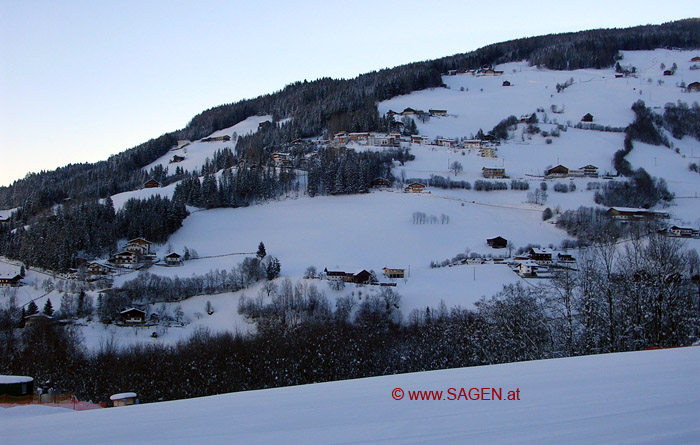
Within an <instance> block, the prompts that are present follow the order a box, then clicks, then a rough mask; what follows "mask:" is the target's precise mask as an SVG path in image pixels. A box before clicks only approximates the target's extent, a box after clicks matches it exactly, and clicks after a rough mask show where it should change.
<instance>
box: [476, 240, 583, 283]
mask: <svg viewBox="0 0 700 445" xmlns="http://www.w3.org/2000/svg"><path fill="white" fill-rule="evenodd" d="M486 244H488V245H489V246H490V247H492V248H494V249H504V248H506V247H507V246H508V240H507V239H505V238H503V237H501V236H497V237H495V238H489V239H487V240H486ZM498 262H500V263H502V264H506V262H505V261H498ZM575 262H576V259H575V258H574V257H573V256H572V255H569V254H566V253H561V252H555V251H554V250H552V249H550V248H539V247H533V248H530V250H529V251H528V252H527V253H526V254H524V255H518V256H516V257H515V258H513V260H512V261H510V263H509V264H510V265H511V267H512V268H513V270H514V271H515V272H516V273H517V274H518V275H520V276H522V277H528V278H545V277H551V276H552V274H551V271H550V266H553V265H556V266H558V267H569V266H570V265H571V264H573V263H575Z"/></svg>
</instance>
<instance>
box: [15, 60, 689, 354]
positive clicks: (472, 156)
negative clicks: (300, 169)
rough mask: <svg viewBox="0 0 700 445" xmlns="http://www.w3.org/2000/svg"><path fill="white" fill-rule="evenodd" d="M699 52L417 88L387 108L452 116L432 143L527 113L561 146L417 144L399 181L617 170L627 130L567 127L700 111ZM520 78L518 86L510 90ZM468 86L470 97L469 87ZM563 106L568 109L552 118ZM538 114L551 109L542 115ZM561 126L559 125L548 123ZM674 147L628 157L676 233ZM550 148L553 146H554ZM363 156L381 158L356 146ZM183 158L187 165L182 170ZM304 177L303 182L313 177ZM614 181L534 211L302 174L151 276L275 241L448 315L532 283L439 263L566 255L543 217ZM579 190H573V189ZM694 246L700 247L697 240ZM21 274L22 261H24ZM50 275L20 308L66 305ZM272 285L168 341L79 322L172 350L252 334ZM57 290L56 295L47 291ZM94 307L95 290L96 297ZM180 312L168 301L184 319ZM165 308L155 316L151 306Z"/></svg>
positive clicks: (218, 265) (678, 174)
mask: <svg viewBox="0 0 700 445" xmlns="http://www.w3.org/2000/svg"><path fill="white" fill-rule="evenodd" d="M696 55H697V54H696V52H691V51H670V50H656V51H640V52H624V57H623V59H622V60H621V61H620V63H621V65H623V66H629V65H633V66H635V67H636V68H637V71H638V74H637V76H638V77H636V78H635V77H627V78H624V77H623V78H616V77H615V72H614V70H613V69H604V70H577V71H552V70H546V69H539V68H537V67H530V66H528V64H527V62H521V63H511V64H506V65H502V66H499V67H497V69H500V70H503V71H504V74H503V75H502V76H498V77H488V76H472V75H469V74H462V75H456V76H443V80H444V82H445V83H446V84H447V85H448V86H449V88H434V89H431V90H425V91H417V92H414V93H412V94H410V95H406V96H400V97H396V98H393V99H390V100H388V101H385V102H382V103H380V104H378V107H379V111H380V113H386V112H387V111H389V110H390V109H392V110H394V111H398V112H400V111H402V110H403V109H404V108H406V107H412V108H414V109H423V110H426V111H427V110H429V109H445V110H447V113H448V115H447V116H445V117H439V116H434V117H431V118H430V120H429V121H428V122H426V123H422V122H420V121H418V120H417V124H418V128H419V130H420V133H421V135H426V136H428V137H430V138H434V137H437V136H444V137H454V138H470V137H471V136H472V135H473V134H474V133H476V132H477V131H478V130H479V129H480V128H481V129H483V130H484V131H488V130H490V129H491V128H492V127H493V126H494V125H495V124H497V123H498V122H499V121H500V120H501V119H503V118H505V117H507V116H509V115H515V116H517V117H520V116H521V115H528V116H529V115H531V114H532V113H536V115H537V117H538V119H539V121H540V123H539V124H538V125H539V126H540V127H541V129H542V130H543V131H549V132H551V130H552V129H553V128H555V127H556V125H555V124H554V122H557V123H558V124H561V125H564V126H565V128H566V130H565V131H561V133H560V135H559V136H558V137H551V136H550V137H543V136H542V135H541V134H533V135H528V134H527V133H525V132H524V129H525V127H526V124H519V126H518V129H517V130H516V131H515V132H511V136H512V137H511V138H510V139H508V140H507V141H505V142H504V143H502V144H501V145H500V146H498V147H496V153H495V154H496V157H495V158H486V157H481V156H479V154H478V153H477V152H476V150H463V149H454V148H447V147H438V146H435V145H418V144H410V143H408V142H403V146H404V147H405V148H410V151H411V154H413V155H415V160H413V161H409V162H406V163H405V164H404V165H398V163H397V164H396V165H395V166H394V169H393V174H394V175H395V176H396V177H397V178H407V179H408V178H421V179H429V178H430V176H431V175H438V176H442V177H450V178H451V179H453V180H464V181H469V182H470V183H474V181H476V180H478V179H481V178H482V168H483V167H491V168H493V167H502V168H505V171H506V174H507V175H508V177H509V179H507V180H506V181H509V180H510V179H519V180H523V181H527V182H528V184H529V186H530V191H532V190H534V189H537V188H539V187H540V183H541V182H542V181H543V178H542V175H543V172H544V170H545V169H547V168H549V167H552V166H555V165H558V164H563V165H565V166H567V167H569V168H571V169H579V168H581V167H582V166H584V165H587V164H593V165H595V166H597V167H598V168H599V171H600V173H601V175H602V174H604V173H606V172H612V171H613V168H612V162H611V160H612V157H613V154H614V153H615V152H616V151H617V150H620V149H621V148H622V147H623V140H624V133H621V132H602V131H595V130H586V129H577V128H574V127H573V126H568V122H569V121H571V124H572V125H575V124H576V123H578V122H579V121H580V120H581V118H582V117H583V115H584V114H586V113H589V112H590V113H591V114H593V116H594V121H593V123H594V124H600V125H610V126H614V127H625V126H626V125H628V124H629V123H631V121H632V120H633V118H634V113H633V112H632V110H631V109H630V107H631V105H632V104H633V103H634V102H635V101H637V100H639V99H642V100H644V101H645V102H646V103H647V105H649V106H652V107H654V109H655V111H656V112H662V111H663V110H662V108H663V106H664V104H665V103H666V102H676V101H678V100H681V101H684V102H687V103H692V102H694V101H697V100H698V99H700V95H699V94H698V93H687V92H684V91H683V90H682V89H681V88H680V87H679V86H677V85H676V84H679V85H680V82H685V83H686V84H688V83H690V82H692V81H696V80H700V70H690V69H689V68H690V66H691V65H692V63H691V62H690V59H691V58H692V57H694V56H696ZM661 63H663V64H665V66H667V67H671V66H672V64H673V63H676V64H677V66H678V70H677V71H676V73H675V74H674V75H672V76H664V75H663V71H662V70H661V68H660V64H661ZM570 78H573V79H574V82H573V84H572V85H570V86H569V87H568V88H566V89H564V90H563V91H562V92H560V93H557V91H556V85H557V83H559V84H562V83H564V82H566V81H568V80H569V79H570ZM505 80H508V81H509V82H511V83H512V85H511V86H507V87H504V86H502V83H503V81H505ZM462 89H463V90H462ZM552 106H555V108H556V109H557V111H562V112H561V113H553V112H552ZM538 109H539V110H540V111H538ZM269 120H271V117H270V116H254V117H250V118H248V119H246V120H245V121H243V122H240V123H238V124H236V125H235V126H233V127H230V128H227V129H224V130H220V131H218V132H216V133H214V134H212V135H210V137H218V136H224V135H228V136H232V135H233V133H234V132H235V133H237V134H238V135H243V134H248V133H250V132H255V131H257V129H258V125H259V123H261V122H265V121H269ZM545 121H546V122H549V123H545ZM669 139H670V140H671V142H672V144H673V146H672V149H669V148H666V147H664V146H658V147H657V146H650V145H647V144H643V143H641V142H637V141H635V143H634V145H635V148H634V150H633V151H632V152H631V153H630V154H629V156H628V157H627V160H628V161H629V162H630V163H631V164H632V166H633V168H638V167H644V168H645V169H646V170H647V171H648V172H649V173H650V174H652V175H654V176H656V177H663V178H665V179H666V181H667V183H668V187H669V189H670V191H672V192H674V193H675V194H676V197H677V198H676V199H675V200H674V201H673V203H672V205H671V207H669V208H667V209H664V211H668V212H669V213H670V214H671V216H672V218H671V219H670V220H669V223H670V224H678V225H683V226H692V227H695V228H697V227H698V226H699V225H700V212H699V211H698V202H699V201H698V200H697V196H698V192H700V175H698V174H697V173H695V172H691V171H689V170H688V164H689V163H690V162H698V156H700V142H698V141H697V140H695V139H692V138H690V137H687V136H686V137H685V138H684V139H682V140H676V139H673V138H672V137H671V136H670V135H669ZM548 140H549V141H551V142H548ZM349 146H350V147H353V146H354V147H356V148H357V149H360V150H381V149H382V148H379V147H367V146H363V145H358V144H350V145H349ZM224 147H231V148H235V143H234V141H233V140H232V141H228V142H224V141H214V142H202V141H195V142H192V143H190V144H189V145H187V146H186V147H185V148H181V149H177V150H174V151H171V152H169V153H167V154H166V155H165V156H163V157H162V158H160V159H159V160H157V161H156V162H154V163H153V164H151V165H149V166H147V167H146V169H150V168H152V167H153V166H155V165H162V166H167V167H168V168H169V169H174V168H175V166H181V167H183V168H185V169H187V170H194V169H199V168H200V167H201V166H202V164H203V163H204V162H205V159H206V158H207V157H209V158H211V157H212V156H213V153H214V152H215V151H216V150H219V149H222V148H224ZM174 155H178V156H183V157H185V160H183V161H181V162H178V163H172V164H170V163H169V162H170V160H172V158H173V156H174ZM454 161H458V162H460V163H461V164H462V166H463V168H464V169H463V171H461V172H459V173H457V174H456V175H455V174H454V172H451V171H450V170H449V166H450V164H451V163H453V162H454ZM302 175H303V174H302ZM610 180H611V179H603V178H602V177H601V178H575V179H571V178H562V179H555V180H548V181H547V184H548V197H547V199H546V202H545V203H544V205H540V204H533V203H531V202H529V201H531V200H530V199H529V197H528V191H519V190H505V191H491V192H484V191H475V190H473V189H472V190H462V189H447V190H445V189H440V188H437V187H432V186H429V187H428V188H427V190H428V191H429V193H423V194H405V193H402V189H401V188H399V187H396V188H392V189H386V190H373V191H372V193H369V194H365V195H355V196H321V197H315V198H309V197H307V196H305V194H304V177H303V176H302V177H301V178H300V181H301V187H300V191H299V193H290V195H289V196H287V197H286V198H280V199H279V200H275V201H270V202H263V203H259V204H258V205H253V206H250V207H246V208H236V209H214V210H199V209H190V210H191V211H192V212H191V215H190V216H189V217H188V218H187V219H186V220H185V221H184V224H183V227H182V228H181V229H180V230H178V231H177V232H176V233H175V234H173V235H172V236H171V237H170V239H169V240H168V241H167V243H164V244H163V245H161V246H153V248H154V250H155V251H156V253H157V254H158V256H159V258H161V259H162V258H163V257H164V256H165V255H166V254H167V253H168V252H169V251H170V250H169V249H172V251H173V252H178V253H181V254H182V253H183V251H184V248H185V247H187V248H188V249H194V250H196V251H197V252H198V254H199V256H200V257H202V258H200V259H198V260H191V261H186V262H185V263H184V265H183V266H181V267H161V266H154V267H152V268H151V269H149V272H150V273H153V274H157V275H161V276H168V277H176V276H177V277H180V278H187V277H191V276H192V275H203V274H205V273H207V272H209V271H210V270H216V269H218V270H231V268H233V267H234V266H236V265H237V264H238V263H240V262H241V261H242V260H243V258H245V256H246V255H251V254H252V252H255V250H256V248H257V245H258V243H259V242H260V241H263V242H264V243H265V245H266V247H267V251H268V253H269V254H271V255H273V256H275V257H277V258H279V260H280V262H281V264H282V278H281V279H284V278H287V277H289V278H291V279H292V280H293V281H300V280H302V278H301V277H302V275H303V273H304V270H305V269H306V268H307V267H308V266H315V267H316V268H317V270H318V271H322V270H323V269H324V268H328V269H329V270H344V271H347V272H357V271H359V270H362V269H367V270H374V271H375V272H376V273H377V275H378V276H379V278H380V279H382V280H384V281H387V280H385V279H384V278H383V277H382V276H381V269H382V268H383V267H389V268H404V269H406V270H407V272H408V273H409V276H408V277H407V278H406V279H399V280H394V281H395V283H396V288H395V289H396V290H397V291H398V292H399V294H400V295H401V296H402V302H401V311H402V313H403V314H404V316H406V315H408V314H409V313H410V311H411V310H412V309H416V308H421V309H425V307H427V306H431V307H436V306H437V305H439V304H440V301H441V300H444V301H445V303H446V304H447V306H448V307H452V306H462V307H472V306H473V304H474V303H475V302H476V301H478V299H479V298H481V297H482V296H486V297H488V296H491V295H493V294H494V293H496V292H498V291H499V290H501V287H502V286H503V285H504V284H511V283H517V282H522V281H523V279H522V278H520V277H519V276H518V275H516V274H515V273H514V272H512V271H511V270H510V269H509V268H508V267H507V266H504V265H495V264H486V265H460V266H455V267H445V268H434V269H433V268H430V263H431V261H437V262H440V261H443V260H445V259H449V258H452V257H454V256H456V255H458V254H465V253H479V254H482V255H494V256H505V255H508V253H509V252H508V249H501V250H496V249H492V248H490V247H488V246H487V245H486V239H487V238H493V237H496V236H502V237H504V238H506V239H507V240H509V241H510V242H511V243H512V245H513V246H514V247H515V248H516V249H517V248H519V247H524V246H526V245H528V244H540V245H542V246H548V245H553V246H555V247H556V246H559V245H560V244H561V242H562V241H563V240H565V239H567V236H566V234H565V233H564V232H563V231H561V230H559V229H557V228H556V227H555V226H554V225H553V224H551V223H550V222H543V221H542V211H543V210H544V209H545V208H546V207H550V208H552V209H554V210H555V211H556V210H562V211H563V210H567V209H576V208H578V207H579V206H595V205H596V204H595V203H594V201H593V196H594V191H593V190H587V188H588V183H589V182H597V183H603V182H605V181H610ZM556 184H565V185H567V186H569V185H570V184H573V185H575V191H571V192H569V193H558V192H555V191H554V190H553V188H554V186H555V185H556ZM174 187H175V184H170V185H168V186H166V187H162V188H153V189H143V190H135V191H131V192H126V193H121V194H119V195H115V196H113V197H112V199H113V201H114V206H115V208H116V209H119V208H121V207H122V206H123V204H124V202H126V200H128V199H129V198H132V197H136V198H147V197H149V196H152V195H154V194H159V195H161V196H172V193H173V191H174ZM572 188H573V187H571V189H572ZM415 212H422V213H424V214H426V215H427V216H435V217H436V218H437V219H438V221H439V220H441V219H442V216H443V215H445V216H446V217H448V219H449V223H448V224H440V223H438V224H414V223H413V218H412V217H413V214H414V213H415ZM688 245H689V246H690V247H692V248H696V249H697V248H699V247H700V240H689V241H688ZM17 267H18V266H17ZM136 276H137V272H133V271H131V272H128V273H125V274H123V275H120V276H117V277H115V283H114V284H115V286H119V285H121V284H123V283H124V282H125V281H127V280H130V279H133V278H136ZM46 278H51V277H50V276H46V275H42V274H38V273H35V272H34V271H29V274H28V276H27V279H25V283H26V284H27V285H26V286H24V287H22V288H20V289H18V290H17V292H16V293H17V298H18V302H19V303H20V304H25V303H27V302H28V301H29V300H30V299H34V298H37V301H36V302H37V304H38V305H39V306H40V307H41V305H42V304H44V302H45V300H46V299H47V298H51V300H52V303H53V304H54V307H57V306H58V305H59V303H60V299H61V292H59V290H53V291H51V292H49V293H46V291H45V290H44V289H43V288H42V286H41V284H42V282H43V281H44V280H45V279H46ZM311 282H313V283H314V284H315V285H316V286H317V287H318V289H319V290H321V291H323V292H325V293H326V294H327V295H328V297H329V299H330V300H331V303H333V300H334V299H335V298H337V297H340V296H345V295H348V294H351V293H355V294H356V295H357V294H360V293H362V294H366V293H368V292H369V293H371V292H376V291H377V289H376V287H373V286H368V287H363V288H356V287H355V285H349V286H348V287H347V288H346V289H345V290H342V291H333V290H331V288H330V287H329V285H328V283H327V282H326V281H319V280H311V281H310V282H309V283H307V284H310V283H311ZM259 290H260V285H256V286H253V287H252V288H251V289H246V290H245V291H244V292H235V293H225V294H220V295H211V296H199V297H195V298H191V299H189V300H186V301H183V302H181V303H180V304H181V306H182V309H183V310H184V313H185V320H186V321H187V322H188V323H189V324H188V325H187V326H186V327H183V328H172V329H170V330H169V331H168V332H164V333H162V335H160V336H159V337H158V338H157V339H153V338H151V337H150V334H151V331H152V330H153V329H152V328H126V327H115V326H109V327H105V326H103V325H101V324H99V323H96V322H92V323H87V324H86V325H85V326H82V327H81V330H82V332H83V334H84V336H85V338H86V344H87V345H88V346H89V347H90V348H91V349H95V348H97V347H99V345H100V344H104V343H105V342H108V341H110V340H111V339H116V341H117V343H118V344H120V345H127V344H131V343H134V342H144V341H146V342H159V343H160V342H164V343H174V342H176V341H178V340H180V339H182V338H186V337H187V336H189V335H190V334H191V332H192V331H193V330H194V329H195V328H197V327H209V328H211V329H212V330H213V331H221V330H231V331H234V330H238V331H245V330H247V329H250V325H248V324H247V323H245V321H244V320H243V319H242V318H241V317H240V316H239V315H238V314H237V312H236V307H237V305H238V301H239V299H240V296H241V295H242V294H245V295H246V296H248V297H255V296H256V295H257V293H258V292H259ZM44 294H46V295H44ZM91 295H92V297H93V298H94V299H96V298H97V292H92V293H91ZM209 300H211V303H212V304H213V305H214V306H215V308H216V309H217V311H216V313H215V314H214V315H211V316H208V315H205V316H202V315H201V314H202V313H203V309H204V305H205V303H206V302H207V301H209ZM174 305H175V303H169V304H167V305H166V306H168V307H169V310H170V311H171V312H172V310H173V307H174ZM150 309H154V308H150Z"/></svg>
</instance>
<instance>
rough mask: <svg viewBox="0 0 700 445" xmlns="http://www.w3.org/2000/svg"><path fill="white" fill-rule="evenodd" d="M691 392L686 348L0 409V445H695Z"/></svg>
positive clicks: (696, 366) (695, 354) (694, 395)
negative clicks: (481, 394)
mask: <svg viewBox="0 0 700 445" xmlns="http://www.w3.org/2000/svg"><path fill="white" fill-rule="evenodd" d="M699 386H700V348H698V347H689V348H679V349H669V350H657V351H643V352H631V353H619V354H606V355H597V356H587V357H577V358H567V359H557V360H542V361H532V362H521V363H511V364H505V365H494V366H482V367H474V368H461V369H450V370H444V371H433V372H423V373H413V374H402V375H394V376H385V377H373V378H366V379H358V380H346V381H339V382H332V383H320V384H314V385H303V386H296V387H287V388H279V389H268V390H260V391H247V392H240V393H232V394H224V395H218V396H212V397H203V398H197V399H189V400H181V401H174V402H163V403H152V404H147V405H137V406H130V407H123V408H113V409H104V410H94V411H82V412H65V413H61V414H55V415H49V416H42V417H41V418H40V419H37V418H36V417H33V416H32V417H26V418H23V417H22V416H13V415H11V414H12V410H13V409H15V408H12V409H9V410H0V429H1V430H2V437H3V440H6V441H8V443H19V442H22V443H32V444H42V443H85V444H88V443H124V442H127V441H129V442H134V441H135V442H140V443H152V444H156V443H163V444H169V445H172V444H179V443H193V442H197V443H299V442H304V443H368V442H373V443H557V444H560V443H641V442H643V443H659V444H669V443H674V444H681V443H698V442H699V441H700V423H698V417H697V416H698V412H699V411H700V392H698V391H697V388H698V387H699ZM395 388H400V389H401V390H402V391H403V399H402V400H399V401H397V400H394V398H392V394H398V391H397V392H394V391H395ZM450 388H453V390H452V391H450ZM462 388H464V389H465V395H466V397H469V394H470V393H469V389H470V388H488V390H487V392H485V394H487V395H488V396H487V397H488V398H492V397H493V396H491V395H490V394H491V393H492V391H491V388H497V389H498V388H501V390H502V396H503V398H506V396H507V392H508V391H516V390H519V400H465V396H462V397H459V396H460V389H462ZM409 391H442V392H443V394H442V400H440V401H438V400H421V401H417V400H410V397H411V396H410V393H409ZM477 392H478V390H477ZM471 394H472V396H474V395H475V394H476V393H475V391H472V392H471ZM516 394H517V393H516ZM458 397H459V399H458ZM449 399H455V400H449ZM444 401H446V402H447V403H443V402H444ZM8 414H10V415H9V416H8ZM37 421H38V422H39V425H40V426H39V427H38V426H37V425H38V424H37Z"/></svg>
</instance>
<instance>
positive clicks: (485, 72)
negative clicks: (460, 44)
mask: <svg viewBox="0 0 700 445" xmlns="http://www.w3.org/2000/svg"><path fill="white" fill-rule="evenodd" d="M457 74H471V75H472V76H477V77H481V76H502V75H503V71H497V70H494V69H493V67H491V66H488V65H484V66H482V67H481V68H477V69H475V70H467V69H462V70H449V71H447V73H445V75H447V76H456V75H457Z"/></svg>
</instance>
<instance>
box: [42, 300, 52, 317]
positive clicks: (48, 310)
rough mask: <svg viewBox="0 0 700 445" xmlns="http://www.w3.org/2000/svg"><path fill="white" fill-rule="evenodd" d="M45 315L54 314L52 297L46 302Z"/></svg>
mask: <svg viewBox="0 0 700 445" xmlns="http://www.w3.org/2000/svg"><path fill="white" fill-rule="evenodd" d="M43 312H44V315H48V316H49V317H50V316H52V315H53V305H52V304H51V299H50V298H49V299H47V300H46V304H44V311H43Z"/></svg>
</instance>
